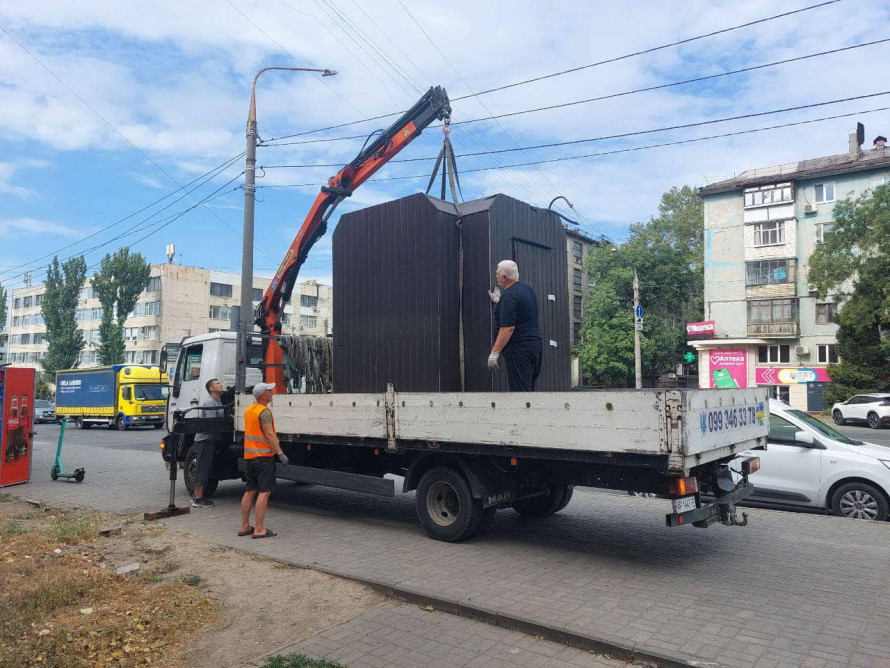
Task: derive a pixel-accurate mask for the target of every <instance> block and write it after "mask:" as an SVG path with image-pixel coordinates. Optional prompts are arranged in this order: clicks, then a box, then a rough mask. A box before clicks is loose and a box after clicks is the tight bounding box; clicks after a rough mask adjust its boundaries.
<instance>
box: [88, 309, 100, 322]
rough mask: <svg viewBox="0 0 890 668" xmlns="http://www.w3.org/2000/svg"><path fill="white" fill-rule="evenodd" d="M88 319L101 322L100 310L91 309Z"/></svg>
mask: <svg viewBox="0 0 890 668" xmlns="http://www.w3.org/2000/svg"><path fill="white" fill-rule="evenodd" d="M90 317H91V318H92V319H93V320H101V319H102V309H101V308H94V309H92V311H91V312H90Z"/></svg>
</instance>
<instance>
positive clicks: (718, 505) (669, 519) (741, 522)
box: [665, 457, 760, 529]
mask: <svg viewBox="0 0 890 668" xmlns="http://www.w3.org/2000/svg"><path fill="white" fill-rule="evenodd" d="M758 470H760V458H759V457H749V458H748V459H746V460H744V461H743V462H742V468H741V471H734V470H731V469H730V468H729V466H725V467H723V468H722V469H720V471H719V472H718V473H717V476H716V478H715V480H714V484H713V485H712V488H713V491H714V492H716V497H715V498H714V500H713V501H712V502H710V503H707V504H702V502H701V496H700V495H699V494H697V493H696V494H695V501H696V503H695V505H696V507H695V508H691V509H687V508H686V507H684V506H683V505H682V504H680V503H677V501H680V500H682V499H676V500H675V501H674V502H673V505H674V512H673V513H671V514H669V515H666V516H665V522H666V523H667V526H669V527H676V526H683V525H686V524H691V525H692V526H694V527H698V528H700V529H704V528H707V527H709V526H711V525H712V524H716V523H717V522H720V523H721V524H723V525H724V526H728V527H744V526H748V513H742V519H739V517H738V513H737V512H736V504H737V503H738V502H739V501H741V500H742V499H745V498H746V497H748V496H750V495H751V494H753V493H754V485H752V484H751V483H750V482H748V476H749V475H750V474H752V473H754V472H756V471H758ZM733 473H737V474H739V475H740V476H741V478H740V479H739V481H738V482H735V481H734V480H733V477H732V474H733ZM682 480H683V481H688V480H695V479H694V478H684V479H682ZM678 485H679V487H687V486H688V483H682V482H679V481H678V482H677V483H674V485H673V487H675V488H676V487H678ZM694 489H695V490H696V491H697V481H696V485H695V487H694ZM679 491H680V490H679V489H678V490H677V492H679ZM675 493H676V492H674V490H673V489H672V495H673V494H675ZM686 498H689V497H686Z"/></svg>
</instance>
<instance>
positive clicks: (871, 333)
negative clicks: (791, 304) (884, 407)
mask: <svg viewBox="0 0 890 668" xmlns="http://www.w3.org/2000/svg"><path fill="white" fill-rule="evenodd" d="M809 281H810V282H811V283H815V284H816V286H817V289H818V292H819V297H820V298H822V299H825V298H826V296H827V295H828V293H829V292H832V293H833V294H834V297H835V300H836V301H837V303H838V304H840V311H839V314H838V333H837V341H838V343H837V346H838V349H837V352H838V357H840V363H839V364H834V365H830V366H829V367H828V373H829V375H830V376H831V380H832V382H831V383H830V384H829V385H828V387H827V388H826V390H825V398H826V400H827V401H828V402H830V403H833V402H836V401H844V400H846V399H848V398H849V397H850V396H852V395H854V394H859V393H862V392H875V391H887V390H890V337H888V336H887V334H886V332H888V331H890V186H886V185H885V186H879V187H878V188H876V189H875V190H874V191H866V192H864V193H862V194H860V195H859V196H858V197H848V198H846V199H843V200H841V201H839V202H837V204H835V206H834V224H833V225H832V227H831V229H830V230H829V231H828V232H827V233H826V235H825V239H824V241H823V243H822V244H820V245H819V246H818V248H817V249H816V250H815V251H814V252H813V254H812V255H811V256H810V271H809Z"/></svg>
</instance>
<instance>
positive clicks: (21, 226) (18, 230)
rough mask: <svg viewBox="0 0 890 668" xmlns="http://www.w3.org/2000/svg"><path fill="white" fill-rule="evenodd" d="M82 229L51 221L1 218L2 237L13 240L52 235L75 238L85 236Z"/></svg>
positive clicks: (0, 229) (0, 232) (0, 231)
mask: <svg viewBox="0 0 890 668" xmlns="http://www.w3.org/2000/svg"><path fill="white" fill-rule="evenodd" d="M83 232H84V231H83V230H82V229H77V228H74V227H69V226H67V225H62V224H60V223H54V222H52V221H49V220H38V219H36V218H6V219H2V218H0V237H3V238H7V239H8V238H12V237H18V236H19V235H22V234H24V235H26V236H39V235H52V236H59V237H66V238H75V237H80V236H81V235H83Z"/></svg>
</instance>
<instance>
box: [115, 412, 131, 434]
mask: <svg viewBox="0 0 890 668" xmlns="http://www.w3.org/2000/svg"><path fill="white" fill-rule="evenodd" d="M114 427H115V429H117V430H118V431H127V430H128V429H129V428H130V425H128V424H127V422H126V420H124V416H123V415H118V416H117V419H116V420H115V421H114Z"/></svg>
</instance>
